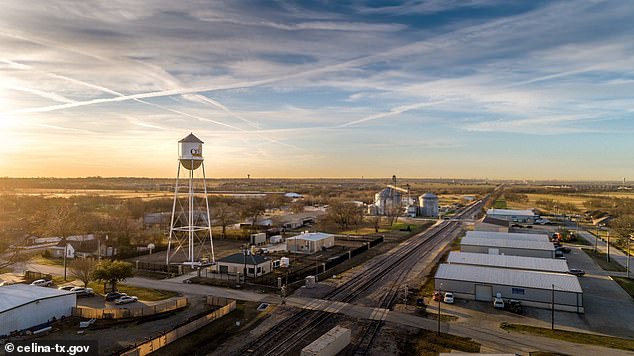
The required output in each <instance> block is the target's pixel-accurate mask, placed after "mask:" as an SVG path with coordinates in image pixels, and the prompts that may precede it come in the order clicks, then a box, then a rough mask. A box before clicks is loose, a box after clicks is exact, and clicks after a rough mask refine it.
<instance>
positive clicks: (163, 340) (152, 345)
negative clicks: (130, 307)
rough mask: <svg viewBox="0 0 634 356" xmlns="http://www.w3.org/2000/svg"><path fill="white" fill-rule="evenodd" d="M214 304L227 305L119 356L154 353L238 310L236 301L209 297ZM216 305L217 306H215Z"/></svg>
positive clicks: (137, 355)
mask: <svg viewBox="0 0 634 356" xmlns="http://www.w3.org/2000/svg"><path fill="white" fill-rule="evenodd" d="M214 303H225V304H224V305H223V306H222V307H221V308H219V309H216V310H214V311H213V312H211V313H209V314H206V315H204V316H202V317H200V318H198V319H196V320H194V321H191V322H189V323H187V324H184V325H181V326H178V327H176V328H174V329H173V330H172V331H169V332H167V333H165V334H163V335H161V336H158V337H155V338H153V339H151V340H148V341H146V342H144V343H142V344H139V345H135V346H133V347H132V348H130V349H128V350H125V351H123V352H120V353H119V355H123V356H145V355H147V354H149V353H152V352H154V351H156V350H158V349H160V348H161V347H164V346H166V345H168V344H170V343H172V342H174V341H176V340H178V339H179V338H181V337H183V336H185V335H188V334H190V333H192V332H194V331H196V330H198V329H200V328H202V327H204V326H206V325H208V324H209V323H211V322H212V321H214V320H216V319H219V318H222V317H223V316H225V315H227V314H229V313H231V312H232V311H234V310H235V309H236V301H235V300H231V299H226V298H219V297H212V296H208V297H207V304H214ZM214 305H216V304H214Z"/></svg>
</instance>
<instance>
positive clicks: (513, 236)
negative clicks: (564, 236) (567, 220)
mask: <svg viewBox="0 0 634 356" xmlns="http://www.w3.org/2000/svg"><path fill="white" fill-rule="evenodd" d="M467 236H468V237H476V238H485V239H500V240H523V241H542V242H549V241H550V240H549V239H548V235H546V234H525V233H520V232H499V231H467Z"/></svg>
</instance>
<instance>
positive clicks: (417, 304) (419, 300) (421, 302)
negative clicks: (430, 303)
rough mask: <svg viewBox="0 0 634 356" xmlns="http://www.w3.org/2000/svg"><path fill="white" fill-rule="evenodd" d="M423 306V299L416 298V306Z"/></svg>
mask: <svg viewBox="0 0 634 356" xmlns="http://www.w3.org/2000/svg"><path fill="white" fill-rule="evenodd" d="M424 307H425V299H423V298H418V299H416V308H424Z"/></svg>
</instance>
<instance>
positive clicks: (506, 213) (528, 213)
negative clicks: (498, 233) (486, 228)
mask: <svg viewBox="0 0 634 356" xmlns="http://www.w3.org/2000/svg"><path fill="white" fill-rule="evenodd" d="M487 216H490V217H492V218H497V219H503V220H508V221H513V222H521V223H531V224H532V223H534V222H535V220H537V219H539V216H538V215H537V214H535V213H534V212H533V211H532V210H511V209H489V210H487Z"/></svg>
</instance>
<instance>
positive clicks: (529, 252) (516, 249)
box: [460, 235, 555, 258]
mask: <svg viewBox="0 0 634 356" xmlns="http://www.w3.org/2000/svg"><path fill="white" fill-rule="evenodd" d="M460 251H462V252H474V253H488V254H491V255H510V256H525V257H541V258H554V257H555V247H554V246H553V244H552V243H550V242H548V241H531V240H515V239H490V238H485V237H472V236H469V235H467V236H465V237H464V238H463V239H462V241H460Z"/></svg>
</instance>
